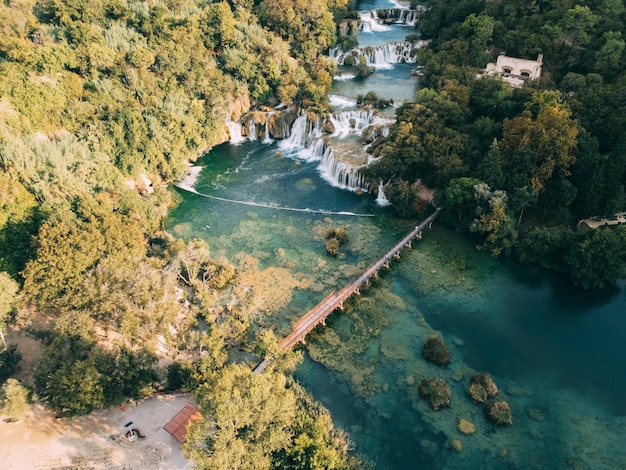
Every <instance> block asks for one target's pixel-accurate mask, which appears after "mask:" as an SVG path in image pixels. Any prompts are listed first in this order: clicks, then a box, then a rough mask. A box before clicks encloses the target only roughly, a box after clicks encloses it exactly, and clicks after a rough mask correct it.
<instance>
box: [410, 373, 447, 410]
mask: <svg viewBox="0 0 626 470" xmlns="http://www.w3.org/2000/svg"><path fill="white" fill-rule="evenodd" d="M418 393H419V396H420V397H421V398H424V399H426V400H428V401H429V403H430V407H431V408H432V409H433V410H435V411H437V410H439V409H441V408H443V407H445V406H448V405H450V398H451V397H452V392H451V391H450V387H448V385H447V384H446V383H445V382H444V381H443V380H441V379H433V378H425V379H422V380H421V381H420V384H419V386H418Z"/></svg>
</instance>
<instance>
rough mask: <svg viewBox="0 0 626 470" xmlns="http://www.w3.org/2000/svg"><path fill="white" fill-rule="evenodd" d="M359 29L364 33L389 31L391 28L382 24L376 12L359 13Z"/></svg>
mask: <svg viewBox="0 0 626 470" xmlns="http://www.w3.org/2000/svg"><path fill="white" fill-rule="evenodd" d="M359 17H360V20H359V29H360V30H362V31H363V32H366V33H378V32H382V31H389V30H390V29H391V28H390V27H389V26H387V25H385V24H382V23H381V22H380V20H379V19H378V16H377V15H376V10H372V11H361V12H359Z"/></svg>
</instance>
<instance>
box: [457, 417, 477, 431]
mask: <svg viewBox="0 0 626 470" xmlns="http://www.w3.org/2000/svg"><path fill="white" fill-rule="evenodd" d="M457 429H458V430H459V432H460V433H461V434H465V435H470V434H474V433H475V432H476V426H475V425H474V424H473V423H470V422H469V421H468V420H466V419H463V418H461V419H459V424H457Z"/></svg>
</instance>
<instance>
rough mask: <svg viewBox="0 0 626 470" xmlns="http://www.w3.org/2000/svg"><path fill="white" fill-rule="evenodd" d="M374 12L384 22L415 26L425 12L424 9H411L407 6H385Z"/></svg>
mask: <svg viewBox="0 0 626 470" xmlns="http://www.w3.org/2000/svg"><path fill="white" fill-rule="evenodd" d="M373 13H374V15H373V16H374V17H375V18H377V20H378V21H379V22H381V23H383V24H385V23H395V24H401V25H407V26H413V27H415V26H417V22H418V21H419V19H420V18H421V17H422V15H423V14H424V11H423V10H409V9H407V8H385V9H379V10H374V11H373Z"/></svg>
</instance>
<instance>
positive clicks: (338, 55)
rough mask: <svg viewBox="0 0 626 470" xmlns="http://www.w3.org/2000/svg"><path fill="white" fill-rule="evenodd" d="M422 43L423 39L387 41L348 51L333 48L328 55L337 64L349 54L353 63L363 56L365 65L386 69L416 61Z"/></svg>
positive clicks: (341, 63) (341, 62) (340, 63)
mask: <svg viewBox="0 0 626 470" xmlns="http://www.w3.org/2000/svg"><path fill="white" fill-rule="evenodd" d="M423 45H424V42H423V41H417V42H411V41H402V42H389V43H386V44H383V45H382V46H378V47H365V48H354V49H352V50H351V51H348V52H343V51H342V50H341V49H339V48H333V49H331V50H330V51H329V53H328V55H329V56H330V57H331V58H332V59H335V61H336V62H337V63H338V64H339V65H343V64H344V61H345V59H346V57H348V56H349V55H351V56H354V58H355V63H358V62H359V60H360V59H361V57H364V58H365V62H366V63H367V65H370V66H374V67H376V68H377V69H388V68H392V67H393V64H397V63H415V62H416V61H417V49H419V48H420V47H422V46H423Z"/></svg>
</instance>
